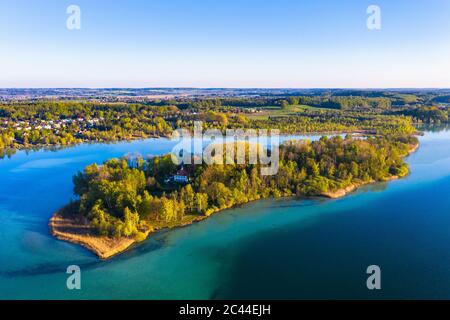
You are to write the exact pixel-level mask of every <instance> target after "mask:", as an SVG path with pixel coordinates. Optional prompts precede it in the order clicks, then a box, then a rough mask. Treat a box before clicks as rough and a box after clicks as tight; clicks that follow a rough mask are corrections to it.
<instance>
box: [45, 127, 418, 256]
mask: <svg viewBox="0 0 450 320" xmlns="http://www.w3.org/2000/svg"><path fill="white" fill-rule="evenodd" d="M247 146H248V145H247ZM417 146H418V140H417V138H416V137H414V136H411V135H384V136H371V137H368V138H367V139H361V138H355V137H352V136H350V135H348V136H347V137H345V138H342V137H341V136H335V137H332V138H328V137H325V136H324V137H322V138H321V139H320V140H319V141H315V142H310V141H307V140H299V141H288V142H286V143H285V144H283V145H282V146H280V160H279V170H278V173H277V174H276V175H273V176H262V175H261V174H260V170H261V167H262V165H261V164H260V163H258V164H254V165H250V164H245V165H228V164H227V165H217V164H214V165H207V164H205V163H203V164H201V165H193V164H192V165H182V166H181V167H180V166H177V165H175V164H174V163H173V161H172V158H171V156H170V155H166V156H159V157H153V158H149V159H142V158H137V159H127V158H122V159H112V160H109V161H107V162H105V163H104V164H103V165H100V166H99V165H97V164H92V165H90V166H88V167H86V168H85V169H84V171H83V172H79V173H78V174H77V175H75V176H74V178H73V183H74V193H75V194H76V195H77V197H78V200H76V201H73V202H71V203H70V204H68V205H67V206H66V207H64V208H62V209H61V210H60V211H59V212H57V213H56V214H55V215H54V216H53V218H52V219H51V221H50V228H51V230H52V234H53V235H54V236H56V237H57V238H59V239H61V240H66V241H70V242H74V243H78V244H81V245H83V246H85V247H87V248H89V249H90V250H92V251H93V252H95V253H96V254H97V255H98V256H99V257H100V258H103V259H106V258H109V257H111V256H113V255H115V254H118V253H120V252H122V251H124V250H126V249H127V248H128V247H129V246H131V245H132V244H133V243H136V242H140V241H143V240H144V239H146V238H147V236H148V235H149V234H150V233H152V232H154V231H156V230H159V229H162V228H173V227H179V226H185V225H188V224H191V223H193V222H195V221H200V220H203V219H205V218H207V217H208V216H210V215H212V214H214V213H216V212H219V211H221V210H224V209H228V208H232V207H234V206H237V205H242V204H245V203H248V202H250V201H255V200H258V199H264V198H269V197H272V198H279V197H292V196H296V197H311V196H325V197H330V198H338V197H341V196H344V195H346V194H347V193H348V192H351V191H353V190H355V189H356V188H357V187H359V186H361V185H364V184H368V183H373V182H376V181H388V180H392V179H396V178H400V177H404V176H406V175H407V174H408V173H409V169H408V166H407V164H406V163H405V162H404V160H403V158H404V157H406V156H407V155H408V154H409V153H410V152H412V151H413V150H415V149H416V148H417ZM176 175H178V176H180V175H181V176H182V177H184V178H185V179H184V180H183V181H182V182H176V181H174V180H173V179H171V177H174V176H176Z"/></svg>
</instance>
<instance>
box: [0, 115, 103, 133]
mask: <svg viewBox="0 0 450 320" xmlns="http://www.w3.org/2000/svg"><path fill="white" fill-rule="evenodd" d="M104 120H105V119H104V118H103V117H102V118H92V119H85V118H77V119H59V120H41V119H33V120H29V121H17V122H13V121H11V120H0V130H6V129H9V128H13V129H14V130H16V131H31V130H52V131H53V132H54V133H56V134H57V133H59V131H60V130H61V129H63V128H66V127H70V126H72V125H74V124H75V125H76V126H77V128H79V133H83V132H85V131H86V130H89V129H92V128H95V127H97V126H98V125H99V124H100V123H101V122H103V121H104Z"/></svg>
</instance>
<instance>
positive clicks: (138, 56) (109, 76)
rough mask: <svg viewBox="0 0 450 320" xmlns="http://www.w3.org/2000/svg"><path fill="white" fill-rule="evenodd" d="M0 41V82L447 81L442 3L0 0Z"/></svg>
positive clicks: (446, 11) (449, 65)
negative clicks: (377, 14)
mask: <svg viewBox="0 0 450 320" xmlns="http://www.w3.org/2000/svg"><path fill="white" fill-rule="evenodd" d="M71 4H76V5H78V6H79V7H80V8H81V30H76V31H69V30H68V29H67V28H66V19H67V17H68V15H67V14H66V8H67V7H68V6H69V5H71ZM371 4H376V5H378V6H379V7H380V8H381V17H382V29H381V30H379V31H370V30H368V29H367V27H366V20H367V17H368V15H367V14H366V9H367V7H368V6H369V5H371ZM0 43H1V46H0V87H161V86H181V87H186V86H192V87H292V88H312V87H314V88H315V87H341V88H343V87H355V88H356V87H362V88H368V87H378V88H385V87H450V1H448V0H395V1H392V0H372V1H365V0H340V1H337V0H276V1H275V0H223V1H222V0H215V1H214V0H208V1H207V0H190V1H188V0H147V1H144V0H127V1H125V0H108V1H106V0H72V1H65V0H33V1H31V0H0Z"/></svg>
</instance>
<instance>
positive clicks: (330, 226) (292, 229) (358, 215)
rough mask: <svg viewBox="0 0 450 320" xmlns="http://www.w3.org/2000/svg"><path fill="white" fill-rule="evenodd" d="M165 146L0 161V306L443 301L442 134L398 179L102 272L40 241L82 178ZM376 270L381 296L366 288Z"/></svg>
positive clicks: (427, 139) (232, 226)
mask: <svg viewBox="0 0 450 320" xmlns="http://www.w3.org/2000/svg"><path fill="white" fill-rule="evenodd" d="M173 145H174V143H173V142H170V141H168V140H165V139H150V140H145V141H135V142H132V143H117V144H91V145H79V146H75V147H72V148H67V149H62V150H59V151H35V152H28V153H27V152H25V151H20V152H17V153H16V154H15V155H13V156H12V157H11V158H10V159H8V158H5V159H2V160H0V299H210V298H212V299H225V298H237V299H241V298H242V299H247V298H290V299H310V298H319V299H328V298H334V299H345V298H374V299H377V298H382V299H389V298H428V299H431V298H446V299H449V298H450V195H449V191H450V131H448V130H443V131H437V132H427V133H426V135H425V136H424V137H422V138H421V147H420V149H419V150H418V151H417V152H416V153H414V154H413V155H411V156H410V157H409V158H408V162H409V163H410V165H411V170H412V174H411V175H410V176H409V177H408V178H406V179H402V180H399V181H393V182H390V183H386V184H376V185H373V186H368V187H365V188H362V189H361V190H359V191H358V192H356V193H354V194H352V195H350V196H348V197H346V198H343V199H339V200H325V199H310V200H298V199H284V200H263V201H259V202H255V203H251V204H249V205H246V206H243V207H240V208H236V209H233V210H227V211H225V212H222V213H220V214H217V215H215V216H213V217H211V218H209V219H208V220H206V221H203V222H201V223H197V224H195V225H192V226H189V227H187V228H181V229H177V230H171V231H163V232H160V233H157V234H155V235H153V236H152V237H150V238H149V239H148V240H147V241H145V242H144V243H142V244H140V245H138V246H136V247H134V248H132V249H131V250H129V251H127V252H125V253H124V254H122V255H119V256H117V257H115V258H113V259H111V260H108V261H100V260H98V259H97V258H96V257H95V256H94V255H93V254H91V253H90V252H89V251H87V250H85V249H83V248H81V247H79V246H77V245H72V244H69V243H65V242H61V241H58V240H55V239H54V238H52V237H51V236H50V235H49V234H48V227H47V223H48V219H49V218H50V217H51V215H52V213H53V212H54V211H55V210H57V209H58V208H60V207H61V206H63V205H64V204H66V203H67V202H68V201H69V200H70V199H71V197H72V182H71V177H72V175H73V174H75V173H76V172H77V171H78V170H81V169H82V168H84V166H86V165H87V164H90V163H92V162H97V163H101V162H103V161H104V160H106V159H109V158H111V157H119V156H122V155H125V154H127V153H136V152H138V153H141V154H143V155H147V154H163V153H166V152H168V151H170V150H171V148H172V146H173ZM374 264H375V265H379V266H380V268H381V273H382V275H381V283H382V290H380V291H369V290H368V289H367V288H366V279H367V274H366V268H367V267H368V266H369V265H374ZM69 265H78V266H80V268H81V271H82V278H81V286H82V289H81V290H75V291H70V290H68V289H67V288H66V279H67V276H68V275H67V274H66V273H65V272H66V268H67V267H68V266H69Z"/></svg>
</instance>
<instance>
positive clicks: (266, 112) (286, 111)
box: [247, 105, 323, 120]
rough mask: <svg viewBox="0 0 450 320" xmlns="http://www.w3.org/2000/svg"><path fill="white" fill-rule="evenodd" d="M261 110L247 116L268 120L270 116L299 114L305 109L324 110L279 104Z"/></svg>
mask: <svg viewBox="0 0 450 320" xmlns="http://www.w3.org/2000/svg"><path fill="white" fill-rule="evenodd" d="M259 110H260V112H258V113H254V114H249V115H247V117H248V118H249V119H253V120H267V119H268V118H269V117H287V116H292V115H297V114H299V113H302V112H304V111H305V110H323V109H321V108H316V107H311V106H307V105H292V106H291V105H290V106H287V107H286V108H281V107H279V106H267V107H264V108H260V109H259Z"/></svg>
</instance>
